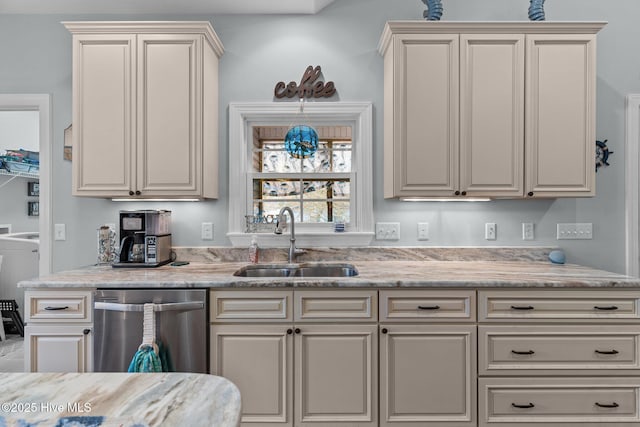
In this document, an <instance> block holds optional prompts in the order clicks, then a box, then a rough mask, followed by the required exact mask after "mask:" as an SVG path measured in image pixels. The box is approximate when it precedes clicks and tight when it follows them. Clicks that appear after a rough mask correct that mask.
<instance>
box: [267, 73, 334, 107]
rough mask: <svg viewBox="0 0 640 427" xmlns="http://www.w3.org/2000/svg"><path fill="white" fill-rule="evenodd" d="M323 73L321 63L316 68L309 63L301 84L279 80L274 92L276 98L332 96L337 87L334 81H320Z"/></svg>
mask: <svg viewBox="0 0 640 427" xmlns="http://www.w3.org/2000/svg"><path fill="white" fill-rule="evenodd" d="M321 74H322V69H321V68H320V66H319V65H318V66H316V67H315V68H314V67H313V66H312V65H309V66H308V67H307V69H306V70H305V71H304V74H303V75H302V78H301V79H300V84H298V83H296V82H289V84H285V83H284V82H278V83H277V84H276V87H275V89H274V91H273V93H274V95H275V97H276V98H293V97H298V98H300V99H303V98H330V97H331V96H333V94H334V93H336V87H335V86H334V84H333V82H323V81H321V80H320V81H319V80H318V78H319V77H320V75H321Z"/></svg>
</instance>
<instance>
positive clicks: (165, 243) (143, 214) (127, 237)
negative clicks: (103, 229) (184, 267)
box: [112, 210, 171, 268]
mask: <svg viewBox="0 0 640 427" xmlns="http://www.w3.org/2000/svg"><path fill="white" fill-rule="evenodd" d="M170 261H171V211H167V210H137V211H125V210H123V211H120V255H119V256H118V259H117V260H116V262H114V263H113V264H112V266H113V267H115V268H118V267H158V266H160V265H164V264H167V263H168V262H170Z"/></svg>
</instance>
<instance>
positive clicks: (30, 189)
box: [27, 182, 40, 197]
mask: <svg viewBox="0 0 640 427" xmlns="http://www.w3.org/2000/svg"><path fill="white" fill-rule="evenodd" d="M39 195H40V183H39V182H28V183H27V196H32V197H34V196H35V197H38V196H39Z"/></svg>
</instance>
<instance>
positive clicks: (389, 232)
mask: <svg viewBox="0 0 640 427" xmlns="http://www.w3.org/2000/svg"><path fill="white" fill-rule="evenodd" d="M399 239H400V223H399V222H376V240H399Z"/></svg>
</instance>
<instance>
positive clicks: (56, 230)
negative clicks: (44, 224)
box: [53, 224, 67, 240]
mask: <svg viewBox="0 0 640 427" xmlns="http://www.w3.org/2000/svg"><path fill="white" fill-rule="evenodd" d="M53 240H67V226H66V225H65V224H55V225H54V226H53Z"/></svg>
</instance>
